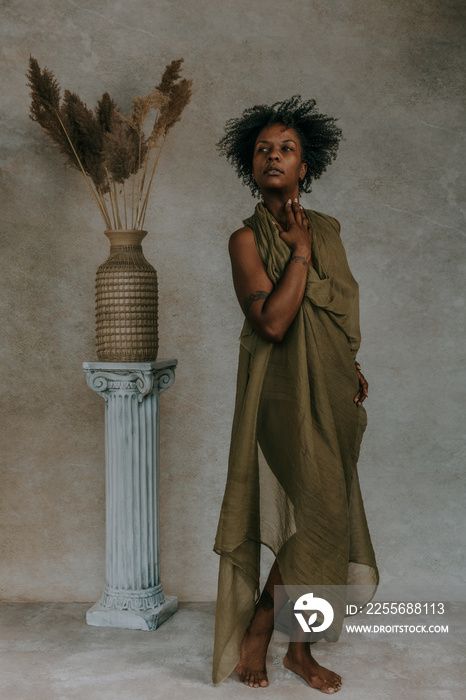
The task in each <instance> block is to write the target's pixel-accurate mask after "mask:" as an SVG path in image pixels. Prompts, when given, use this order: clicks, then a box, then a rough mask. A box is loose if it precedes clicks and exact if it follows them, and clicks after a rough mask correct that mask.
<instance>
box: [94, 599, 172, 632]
mask: <svg viewBox="0 0 466 700" xmlns="http://www.w3.org/2000/svg"><path fill="white" fill-rule="evenodd" d="M177 610H178V598H177V597H176V596H174V595H166V596H165V602H164V603H162V605H159V606H158V607H156V608H153V609H152V610H144V611H140V612H139V611H136V610H112V609H111V608H106V607H104V606H103V605H102V604H101V603H100V602H98V603H96V604H95V605H93V606H92V608H90V609H89V610H88V611H87V613H86V622H87V624H88V625H92V626H93V627H120V628H122V629H127V630H144V631H150V630H155V629H157V628H158V627H160V625H161V624H163V623H164V622H165V620H168V618H169V617H171V616H172V615H173V614H174V613H176V611H177Z"/></svg>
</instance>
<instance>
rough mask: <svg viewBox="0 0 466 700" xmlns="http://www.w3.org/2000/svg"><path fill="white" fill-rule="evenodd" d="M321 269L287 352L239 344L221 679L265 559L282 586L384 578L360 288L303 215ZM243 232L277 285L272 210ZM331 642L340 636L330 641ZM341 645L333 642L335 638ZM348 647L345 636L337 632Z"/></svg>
mask: <svg viewBox="0 0 466 700" xmlns="http://www.w3.org/2000/svg"><path fill="white" fill-rule="evenodd" d="M305 213H306V216H307V218H308V221H309V222H310V225H311V228H312V236H313V237H312V259H313V267H309V270H308V278H307V284H306V290H305V293H304V298H303V301H302V304H301V306H300V308H299V310H298V313H297V315H296V317H295V319H294V321H293V322H292V324H291V326H290V327H289V329H288V331H287V333H286V335H285V337H284V339H283V341H282V342H281V343H269V342H267V341H265V340H263V339H262V338H261V337H260V336H259V335H258V334H257V333H256V332H255V331H254V329H253V328H252V327H251V325H250V324H249V322H248V321H247V320H246V321H245V323H244V326H243V330H242V333H241V338H240V341H241V342H240V353H239V363H238V376H237V389H236V403H235V412H234V418H233V427H232V436H231V445H230V456H229V463H228V476H227V482H226V486H225V494H224V498H223V503H222V508H221V512H220V518H219V523H218V529H217V535H216V539H215V545H214V551H215V552H216V553H217V554H219V555H220V567H219V577H218V595H217V608H216V616H215V640H214V653H213V671H212V679H213V682H214V684H218V683H220V682H221V681H222V680H224V679H225V678H226V677H227V676H229V675H230V673H231V671H232V670H233V669H234V668H235V666H236V663H237V661H238V659H239V653H240V646H241V641H242V639H243V636H244V632H245V630H246V628H247V627H248V625H249V623H250V621H251V619H252V617H253V615H254V609H255V603H256V601H257V599H258V597H259V595H260V587H259V579H260V549H261V544H264V545H266V546H267V547H269V548H270V549H271V550H272V552H273V553H274V554H275V555H276V557H277V561H278V565H279V569H280V573H281V576H282V580H283V583H284V585H292V586H300V585H306V584H308V585H309V584H324V585H326V584H328V585H346V584H364V585H368V586H374V587H375V586H377V584H378V581H379V574H378V569H377V564H376V560H375V555H374V550H373V548H372V543H371V539H370V535H369V530H368V527H367V522H366V517H365V513H364V505H363V501H362V497H361V492H360V488H359V480H358V474H357V460H358V456H359V450H360V444H361V440H362V436H363V433H364V430H365V427H366V422H367V418H366V411H365V409H364V407H363V406H357V405H356V404H355V403H354V401H353V399H354V396H355V395H356V394H357V392H358V390H359V382H358V378H357V374H356V370H355V366H354V359H355V357H356V353H357V350H358V348H359V344H360V331H359V293H358V284H357V282H356V281H355V279H354V278H353V276H352V274H351V271H350V269H349V267H348V262H347V259H346V254H345V250H344V247H343V244H342V242H341V240H340V233H339V225H338V222H337V221H336V220H335V219H333V218H332V217H330V216H327V215H326V214H322V213H320V212H316V211H312V210H305ZM244 224H245V225H247V226H250V227H251V228H252V230H253V232H254V239H255V242H256V246H257V249H258V252H259V255H260V257H261V259H262V261H263V263H264V265H265V267H266V269H267V273H268V275H269V277H270V279H271V280H272V282H273V284H274V285H276V284H277V283H278V281H279V280H280V278H281V277H282V275H283V273H284V270H285V267H286V265H287V263H288V261H289V259H290V257H291V251H290V248H289V247H288V246H287V245H286V243H285V242H284V241H283V240H282V239H281V238H280V236H279V235H278V232H277V229H276V227H275V225H274V219H273V217H272V215H271V214H270V212H269V211H268V210H267V209H266V208H265V207H264V205H263V204H262V203H260V204H258V205H257V206H256V209H255V212H254V214H253V216H252V217H250V218H249V219H246V220H245V221H244ZM331 634H333V635H334V636H333V637H332V636H331ZM326 638H328V639H329V640H331V641H334V640H335V631H333V632H331V633H330V636H328V637H326ZM337 638H338V633H337Z"/></svg>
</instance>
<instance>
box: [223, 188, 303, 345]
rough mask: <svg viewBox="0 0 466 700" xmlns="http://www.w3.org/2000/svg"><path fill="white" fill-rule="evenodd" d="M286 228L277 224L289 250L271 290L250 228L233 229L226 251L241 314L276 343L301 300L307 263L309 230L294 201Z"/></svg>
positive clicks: (288, 213) (289, 210) (287, 210)
mask: <svg viewBox="0 0 466 700" xmlns="http://www.w3.org/2000/svg"><path fill="white" fill-rule="evenodd" d="M286 212H287V221H288V228H287V231H283V229H282V228H281V227H280V226H278V225H277V230H278V232H279V235H280V237H281V238H282V239H283V240H284V241H285V243H286V244H287V245H288V246H289V247H290V249H291V251H292V256H291V259H290V261H289V263H288V265H287V266H286V268H285V272H284V273H283V276H282V278H281V279H280V281H279V283H278V284H277V286H276V288H275V289H274V287H273V284H272V281H271V280H270V278H269V276H268V274H267V271H266V269H265V266H264V264H263V262H262V260H261V259H260V256H259V253H258V252H257V248H256V244H255V241H254V234H253V232H252V229H250V228H249V227H248V226H244V227H243V228H240V229H238V231H235V232H234V233H233V234H232V235H231V237H230V242H229V252H230V258H231V266H232V273H233V284H234V286H235V291H236V296H237V297H238V301H239V303H240V306H241V308H242V309H243V311H244V315H245V316H246V318H247V319H248V320H249V322H250V324H251V325H252V327H253V328H254V330H256V331H257V333H258V334H259V335H260V336H261V337H262V338H264V339H265V340H267V341H268V342H270V343H280V342H281V341H282V340H283V338H284V336H285V333H286V331H287V330H288V328H289V327H290V325H291V324H292V322H293V320H294V318H295V316H296V314H297V312H298V309H299V307H300V305H301V302H302V300H303V296H304V291H305V288H306V280H307V268H308V265H310V264H312V263H311V243H312V233H311V231H310V229H309V226H308V223H307V219H306V216H305V214H304V211H303V210H302V208H300V206H299V205H298V203H297V202H295V203H294V204H293V205H292V204H291V202H288V203H287V205H286Z"/></svg>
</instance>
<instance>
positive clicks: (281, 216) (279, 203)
mask: <svg viewBox="0 0 466 700" xmlns="http://www.w3.org/2000/svg"><path fill="white" fill-rule="evenodd" d="M295 198H297V199H298V200H299V188H296V191H295V192H293V193H292V194H288V195H286V196H285V195H283V194H282V193H279V192H276V193H272V194H269V193H264V192H262V201H263V202H264V206H265V208H266V209H267V210H268V211H269V212H270V213H271V214H272V216H273V217H274V219H275V221H277V222H278V223H279V224H280V226H281V227H282V228H283V229H284V230H285V231H286V230H287V228H288V221H287V218H286V209H285V206H286V203H287V201H288V200H289V199H291V201H293V199H295Z"/></svg>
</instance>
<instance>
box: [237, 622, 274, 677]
mask: <svg viewBox="0 0 466 700" xmlns="http://www.w3.org/2000/svg"><path fill="white" fill-rule="evenodd" d="M269 642H270V635H269V634H267V633H265V634H254V635H253V634H251V632H250V630H249V629H247V630H246V632H245V635H244V637H243V641H242V644H241V653H240V658H239V661H238V663H237V664H236V670H237V672H238V676H239V678H240V681H242V682H243V683H245V684H246V685H249V686H251V688H266V687H267V686H268V684H269V681H268V679H267V670H266V668H265V657H266V655H267V647H268V646H269Z"/></svg>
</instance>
